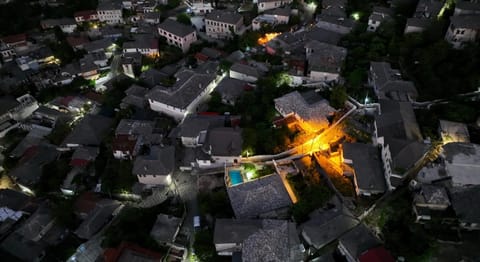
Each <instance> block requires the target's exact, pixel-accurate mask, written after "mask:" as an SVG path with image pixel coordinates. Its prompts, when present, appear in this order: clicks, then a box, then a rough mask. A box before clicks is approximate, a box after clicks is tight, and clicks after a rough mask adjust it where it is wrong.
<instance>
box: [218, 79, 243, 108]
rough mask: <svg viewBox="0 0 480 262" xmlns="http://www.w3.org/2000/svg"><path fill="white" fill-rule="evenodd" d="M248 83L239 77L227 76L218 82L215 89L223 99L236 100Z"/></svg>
mask: <svg viewBox="0 0 480 262" xmlns="http://www.w3.org/2000/svg"><path fill="white" fill-rule="evenodd" d="M247 84H248V83H247V82H245V81H242V80H239V79H235V78H230V77H225V78H224V79H222V81H220V83H218V85H217V87H216V88H215V91H216V92H218V93H219V94H220V95H221V96H222V98H223V99H226V100H228V101H232V102H235V100H237V98H239V97H240V96H241V95H242V94H243V92H244V91H245V85H247Z"/></svg>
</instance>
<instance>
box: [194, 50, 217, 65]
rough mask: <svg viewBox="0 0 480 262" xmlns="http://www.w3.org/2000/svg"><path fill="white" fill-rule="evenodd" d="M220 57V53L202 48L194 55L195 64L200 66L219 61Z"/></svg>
mask: <svg viewBox="0 0 480 262" xmlns="http://www.w3.org/2000/svg"><path fill="white" fill-rule="evenodd" d="M222 56H223V52H222V51H220V50H217V49H214V48H210V47H204V48H202V50H201V51H200V52H197V53H196V54H195V59H197V63H199V64H201V63H204V62H206V61H209V60H212V61H215V60H219V59H220V58H221V57H222Z"/></svg>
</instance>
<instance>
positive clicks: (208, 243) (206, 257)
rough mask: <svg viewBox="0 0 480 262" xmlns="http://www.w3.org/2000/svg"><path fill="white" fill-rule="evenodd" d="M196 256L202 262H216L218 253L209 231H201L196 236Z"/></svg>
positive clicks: (194, 244) (194, 246) (194, 245)
mask: <svg viewBox="0 0 480 262" xmlns="http://www.w3.org/2000/svg"><path fill="white" fill-rule="evenodd" d="M193 248H194V249H195V254H196V256H197V258H198V259H199V260H200V261H202V262H203V261H215V260H216V256H217V253H216V252H215V246H214V245H213V234H212V232H211V231H209V230H200V231H198V232H197V233H196V234H195V242H194V243H193Z"/></svg>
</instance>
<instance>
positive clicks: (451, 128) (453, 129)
mask: <svg viewBox="0 0 480 262" xmlns="http://www.w3.org/2000/svg"><path fill="white" fill-rule="evenodd" d="M440 135H441V136H442V138H443V140H444V141H450V142H465V143H468V142H470V134H469V133H468V127H467V125H466V124H464V123H460V122H453V121H447V120H441V119H440Z"/></svg>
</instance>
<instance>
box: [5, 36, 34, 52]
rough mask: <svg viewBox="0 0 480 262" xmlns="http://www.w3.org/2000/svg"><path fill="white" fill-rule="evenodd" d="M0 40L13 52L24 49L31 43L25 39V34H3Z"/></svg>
mask: <svg viewBox="0 0 480 262" xmlns="http://www.w3.org/2000/svg"><path fill="white" fill-rule="evenodd" d="M0 42H2V43H3V44H4V45H5V46H6V47H9V48H12V49H13V50H14V51H15V52H21V51H25V50H27V49H28V48H29V46H30V45H31V43H30V42H29V41H28V40H27V34H17V35H8V36H4V37H2V38H0ZM2 55H3V53H2Z"/></svg>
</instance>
